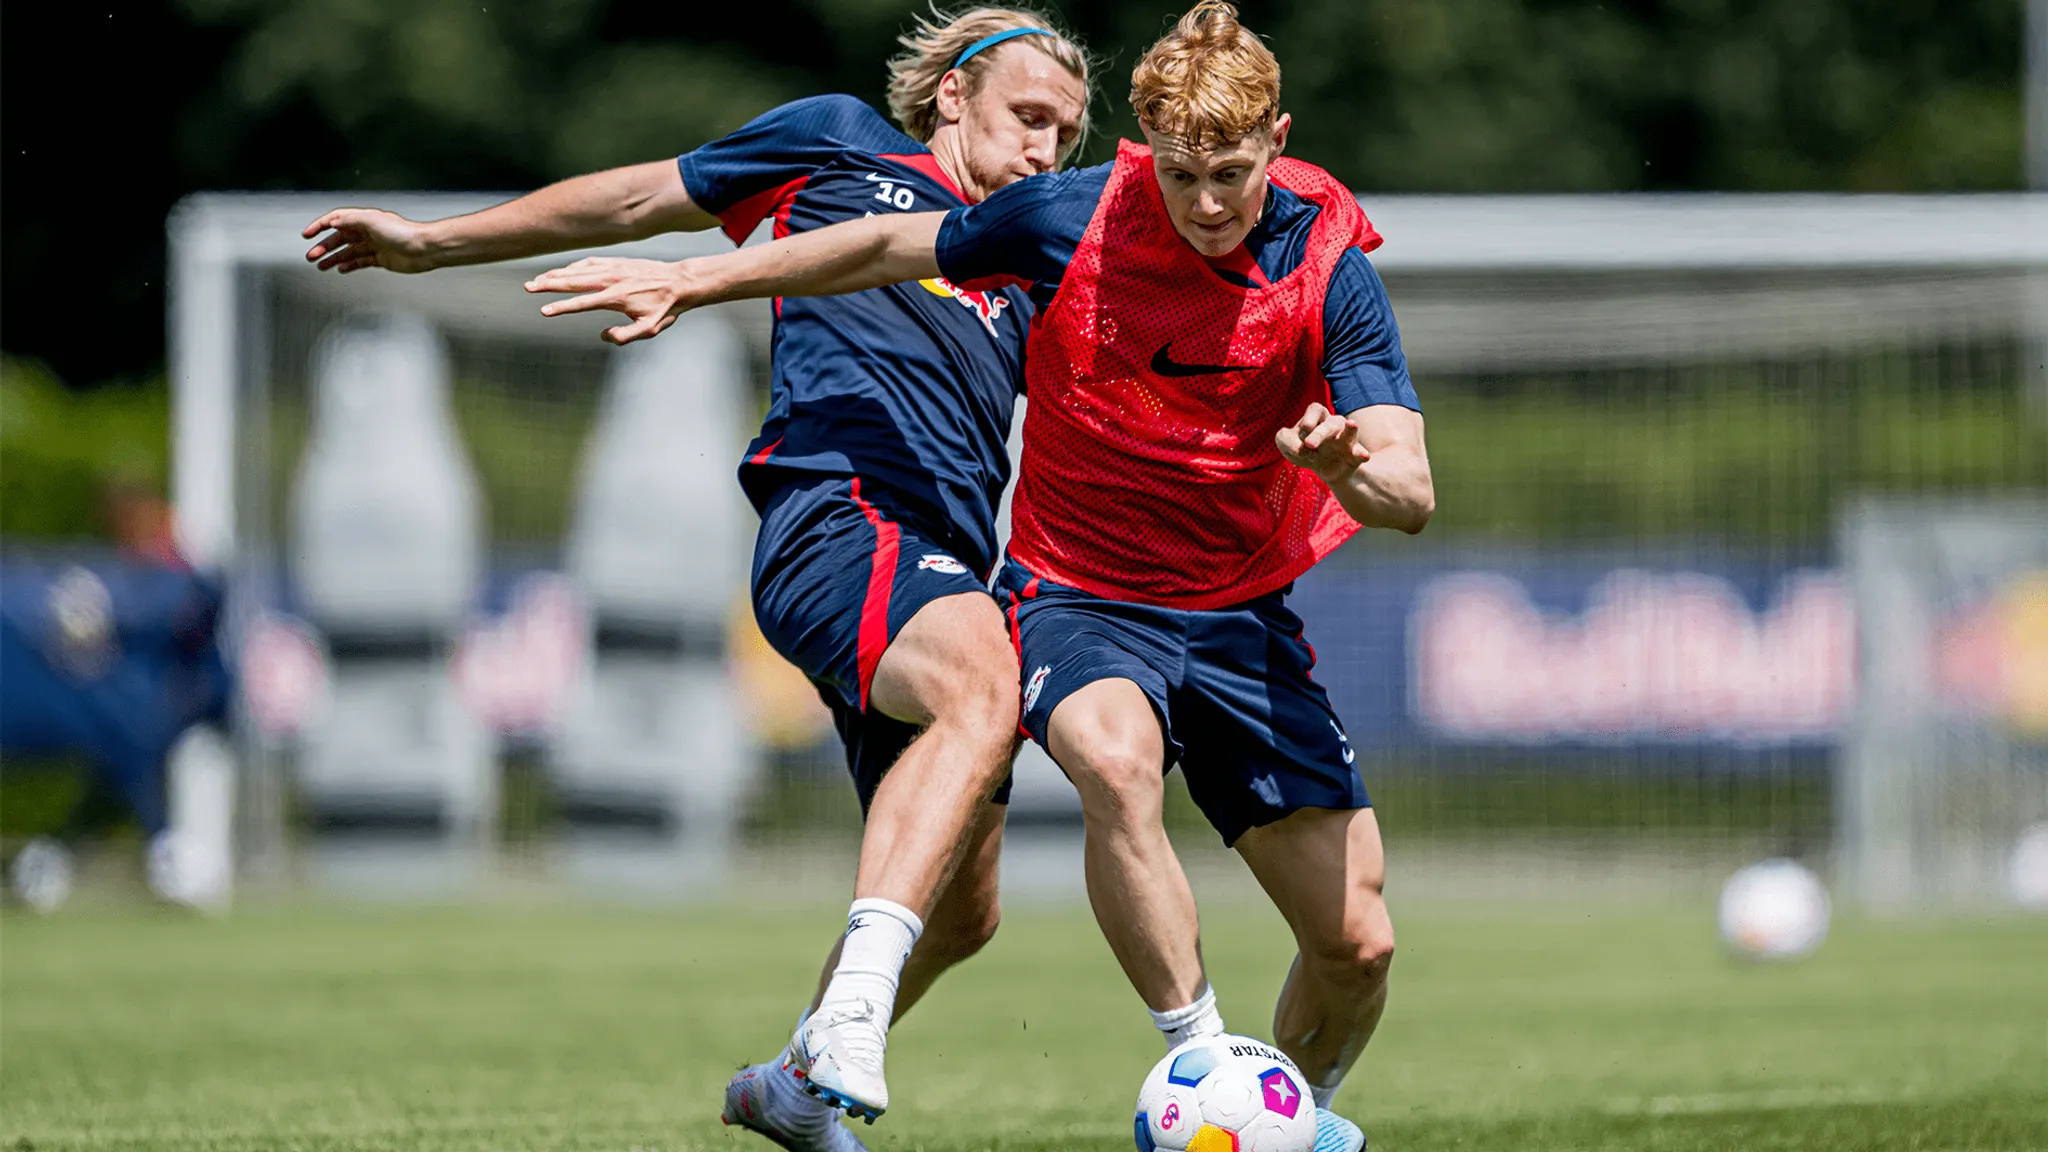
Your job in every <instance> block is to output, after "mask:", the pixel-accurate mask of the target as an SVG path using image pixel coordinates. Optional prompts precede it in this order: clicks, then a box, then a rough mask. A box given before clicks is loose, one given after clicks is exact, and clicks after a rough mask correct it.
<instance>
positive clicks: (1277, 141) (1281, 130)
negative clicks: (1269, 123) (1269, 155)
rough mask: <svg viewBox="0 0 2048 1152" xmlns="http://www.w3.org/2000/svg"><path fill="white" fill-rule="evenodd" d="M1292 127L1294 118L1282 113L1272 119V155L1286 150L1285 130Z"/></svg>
mask: <svg viewBox="0 0 2048 1152" xmlns="http://www.w3.org/2000/svg"><path fill="white" fill-rule="evenodd" d="M1293 126H1294V117H1292V116H1289V115H1288V114H1287V113H1285V112H1282V113H1281V114H1280V115H1278V116H1276V117H1274V118H1273V155H1275V156H1278V155H1279V154H1280V153H1282V152H1285V151H1286V150H1287V130H1288V129H1289V128H1291V127H1293Z"/></svg>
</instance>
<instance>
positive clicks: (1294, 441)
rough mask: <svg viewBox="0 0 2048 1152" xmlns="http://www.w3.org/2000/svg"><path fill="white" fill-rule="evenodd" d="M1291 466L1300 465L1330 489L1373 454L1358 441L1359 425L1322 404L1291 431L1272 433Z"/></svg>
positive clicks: (1309, 408)
mask: <svg viewBox="0 0 2048 1152" xmlns="http://www.w3.org/2000/svg"><path fill="white" fill-rule="evenodd" d="M1273 443H1274V445H1275V446H1277V447H1278V448H1279V449H1280V455H1282V456H1285V457H1286V458H1287V462H1288V463H1290V464H1299V465H1301V466H1302V467H1303V468H1306V469H1308V470H1309V471H1311V472H1314V473H1315V474H1316V475H1317V476H1320V477H1322V478H1323V482H1324V483H1326V484H1330V485H1332V486H1334V485H1337V484H1340V483H1342V482H1343V481H1344V480H1345V479H1346V478H1348V477H1349V476H1350V475H1351V474H1352V473H1353V472H1355V471H1357V470H1358V466H1359V465H1360V464H1363V463H1365V462H1366V461H1368V460H1370V459H1372V453H1371V452H1369V451H1367V450H1366V447H1365V445H1363V444H1360V443H1359V442H1358V425H1356V424H1354V423H1352V422H1351V421H1350V420H1349V419H1347V418H1345V417H1343V416H1339V415H1337V414H1336V413H1334V412H1332V411H1330V410H1329V409H1327V408H1325V407H1323V406H1322V405H1321V404H1311V405H1309V406H1308V411H1307V412H1304V413H1302V416H1301V419H1300V420H1297V421H1295V423H1294V426H1293V427H1291V428H1282V429H1281V430H1280V431H1278V432H1275V433H1274V434H1273Z"/></svg>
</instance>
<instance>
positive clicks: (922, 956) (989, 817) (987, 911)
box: [811, 803, 1005, 1023]
mask: <svg viewBox="0 0 2048 1152" xmlns="http://www.w3.org/2000/svg"><path fill="white" fill-rule="evenodd" d="M1004 815H1005V812H1004V806H1003V805H1001V804H987V803H985V804H983V805H982V806H981V813H980V815H979V816H977V817H976V818H975V822H974V830H973V831H972V832H971V833H970V834H969V837H968V844H967V853H966V855H965V857H963V858H962V859H961V861H960V866H959V867H958V868H957V869H955V870H954V872H953V880H952V882H951V883H949V884H947V885H946V890H945V891H944V892H942V893H940V895H939V900H938V903H937V904H936V905H934V906H933V907H932V914H931V917H930V918H929V919H927V920H926V921H925V926H924V935H923V936H920V937H918V941H917V947H916V948H913V949H912V950H911V952H910V959H909V961H908V962H907V963H905V964H904V965H903V977H902V981H903V982H902V986H901V987H900V988H898V990H897V992H896V1012H895V1017H894V1020H901V1019H903V1015H904V1013H906V1012H909V1011H910V1008H911V1005H913V1004H916V1003H917V1002H918V1001H919V1000H920V999H922V998H923V996H924V994H925V993H926V992H928V991H930V990H931V986H932V985H933V984H934V983H936V982H937V981H938V978H939V975H940V974H941V973H943V972H944V971H946V969H948V968H951V967H952V966H953V965H955V964H958V963H960V962H961V961H963V960H965V959H967V958H968V957H970V956H972V955H974V954H975V953H976V952H979V951H981V949H982V946H983V945H985V944H987V943H988V942H989V938H990V937H992V936H994V935H995V934H996V925H997V924H998V923H999V922H1000V921H1001V919H1002V911H1001V906H1000V905H999V904H998V902H997V895H996V892H997V879H998V874H999V866H1000V864H1001V861H1002V851H1003V817H1004ZM838 966H839V945H838V943H837V942H836V941H835V942H834V943H833V945H832V954H831V955H829V956H827V957H826V958H825V968H824V971H822V972H820V973H819V974H818V992H817V995H815V996H813V997H812V998H811V1008H812V1009H813V1010H815V1009H816V1008H817V1007H818V1002H819V1001H820V1000H822V999H823V998H824V996H825V985H827V984H829V983H831V981H832V970H833V969H834V968H837V967H838ZM894 1020H892V1021H891V1023H894Z"/></svg>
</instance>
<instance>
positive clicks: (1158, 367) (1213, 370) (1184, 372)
mask: <svg viewBox="0 0 2048 1152" xmlns="http://www.w3.org/2000/svg"><path fill="white" fill-rule="evenodd" d="M1172 348H1173V345H1172V344H1161V345H1160V346H1159V351H1157V352H1154V353H1153V354H1152V370H1153V371H1154V372H1157V373H1159V374H1160V375H1161V376H1214V375H1216V374H1217V373H1219V372H1245V371H1249V370H1251V369H1253V368H1257V367H1259V365H1257V364H1183V363H1181V362H1180V361H1178V360H1175V359H1174V358H1173V357H1172V355H1170V353H1171V350H1172Z"/></svg>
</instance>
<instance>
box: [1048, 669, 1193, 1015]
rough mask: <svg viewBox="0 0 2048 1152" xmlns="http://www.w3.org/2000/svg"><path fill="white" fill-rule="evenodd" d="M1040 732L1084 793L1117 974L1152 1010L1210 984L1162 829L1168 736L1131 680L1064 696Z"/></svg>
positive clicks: (1098, 898)
mask: <svg viewBox="0 0 2048 1152" xmlns="http://www.w3.org/2000/svg"><path fill="white" fill-rule="evenodd" d="M1046 736H1047V740H1048V742H1049V743H1050V744H1051V745H1052V748H1051V752H1052V758H1053V759H1054V760H1055V761H1057V762H1058V763H1059V765H1060V767H1061V768H1063V769H1064V770H1065V771H1066V773H1067V775H1068V777H1069V778H1071V779H1072V780H1073V782H1074V787H1075V788H1076V789H1077V790H1078V791H1079V792H1080V794H1081V812H1082V818H1083V820H1084V821H1085V825H1086V830H1087V841H1086V848H1085V850H1084V862H1085V870H1086V874H1087V880H1088V902H1089V904H1090V905H1092V906H1093V907H1094V909H1095V922H1096V923H1097V924H1099V925H1101V927H1102V935H1103V936H1104V937H1105V938H1106V939H1107V940H1108V941H1109V948H1110V951H1111V952H1114V953H1115V954H1116V959H1117V963H1118V964H1121V965H1122V966H1123V970H1124V975H1125V976H1127V977H1129V978H1130V981H1131V986H1132V987H1133V988H1135V989H1137V992H1138V995H1139V997H1141V998H1142V999H1143V1000H1144V1001H1145V1005H1146V1007H1148V1008H1151V1009H1152V1010H1153V1011H1155V1012H1166V1011H1171V1010H1173V1009H1176V1008H1182V1007H1185V1006H1187V1005H1188V1004H1191V1003H1193V1002H1194V1000H1195V999H1196V998H1197V997H1199V996H1200V995H1201V994H1202V989H1203V987H1204V986H1205V985H1206V984H1207V980H1206V979H1205V977H1204V975H1203V971H1202V946H1201V934H1200V929H1199V927H1198V925H1197V922H1196V918H1195V897H1194V893H1193V892H1192V891H1190V890H1189V888H1188V878H1187V874H1186V873H1184V872H1182V871H1181V867H1180V858H1179V857H1177V856H1175V855H1174V852H1173V845H1172V844H1171V843H1170V842H1168V840H1167V838H1166V826H1165V824H1164V823H1163V816H1164V810H1165V804H1166V776H1165V768H1166V763H1165V761H1166V738H1165V734H1164V733H1162V732H1161V731H1160V729H1159V717H1158V715H1157V714H1156V713H1154V712H1153V711H1152V702H1151V701H1150V700H1148V699H1146V697H1145V693H1144V692H1143V691H1142V690H1141V689H1139V687H1138V686H1137V685H1136V684H1134V683H1132V682H1131V681H1129V680H1124V679H1113V680H1098V681H1096V682H1094V683H1093V684H1090V685H1088V686H1087V687H1085V688H1082V689H1081V690H1080V691H1078V692H1075V693H1074V694H1073V695H1071V696H1069V697H1067V698H1066V699H1065V700H1062V701H1061V702H1060V704H1059V707H1058V708H1056V709H1054V711H1053V714H1052V719H1051V722H1050V724H1049V726H1048V728H1047V731H1046Z"/></svg>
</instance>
